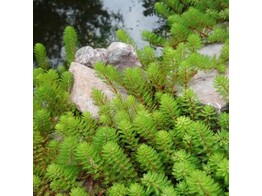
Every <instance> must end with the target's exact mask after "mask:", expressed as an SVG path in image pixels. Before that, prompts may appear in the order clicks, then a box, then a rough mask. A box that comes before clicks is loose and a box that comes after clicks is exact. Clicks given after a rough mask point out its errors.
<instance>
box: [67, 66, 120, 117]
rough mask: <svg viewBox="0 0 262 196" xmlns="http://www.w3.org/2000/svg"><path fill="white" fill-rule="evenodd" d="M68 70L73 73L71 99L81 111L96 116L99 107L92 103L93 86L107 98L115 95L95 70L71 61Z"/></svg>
mask: <svg viewBox="0 0 262 196" xmlns="http://www.w3.org/2000/svg"><path fill="white" fill-rule="evenodd" d="M69 71H70V72H71V73H73V75H74V85H73V88H72V91H71V100H72V101H73V103H74V104H75V105H76V106H77V108H78V109H79V110H80V111H81V112H85V111H88V112H90V113H91V114H92V115H93V116H94V117H97V116H98V111H99V108H98V107H97V106H96V105H94V102H93V100H92V98H91V92H92V89H93V88H96V89H99V90H101V91H102V92H104V93H105V95H106V96H107V97H108V99H109V100H111V99H113V98H114V97H115V94H114V93H113V92H112V91H111V90H110V87H109V86H108V85H106V84H105V83H104V82H103V81H102V80H101V79H100V78H98V77H97V76H96V75H95V71H94V70H93V69H90V68H89V67H87V66H85V65H82V64H79V63H75V62H72V63H71V65H70V68H69Z"/></svg>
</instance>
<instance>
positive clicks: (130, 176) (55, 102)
mask: <svg viewBox="0 0 262 196" xmlns="http://www.w3.org/2000/svg"><path fill="white" fill-rule="evenodd" d="M155 10H156V12H157V13H158V14H159V15H161V16H163V17H164V18H165V20H166V22H167V29H166V33H164V34H162V35H161V36H160V35H158V34H156V33H152V32H148V31H144V32H143V33H142V37H143V39H144V40H146V41H148V42H149V44H150V46H146V47H144V48H143V49H138V48H137V47H136V43H135V42H134V41H133V39H132V38H131V37H130V36H129V35H128V34H127V33H126V32H125V31H123V30H118V31H117V36H118V39H120V40H121V41H123V42H126V43H129V44H131V45H133V46H135V48H136V52H137V54H138V57H139V60H140V62H141V64H142V66H141V67H135V68H126V69H124V70H119V69H118V68H116V67H114V66H112V65H107V64H105V63H101V62H97V63H96V65H95V66H94V69H95V71H96V74H97V76H98V77H100V78H101V79H102V80H103V81H104V82H105V83H106V84H107V85H108V86H109V87H110V88H111V90H112V91H113V92H114V93H115V98H114V99H112V100H110V99H108V98H107V97H106V95H105V94H104V93H103V92H102V91H100V90H97V89H93V91H92V99H93V101H94V103H95V104H96V105H97V106H98V107H99V112H98V115H99V116H98V117H96V118H94V117H93V116H92V114H90V113H88V112H84V113H81V112H79V111H78V110H77V109H76V107H75V106H74V105H73V104H72V102H71V100H70V91H71V88H72V85H73V76H72V74H71V73H70V72H68V71H67V70H68V66H69V65H70V63H71V62H72V61H73V60H74V55H75V52H76V48H77V34H76V32H75V30H74V29H73V28H72V27H67V28H66V29H65V31H64V43H65V48H66V63H67V64H66V65H65V66H64V65H63V66H59V68H58V70H53V69H49V67H48V64H47V57H46V52H45V48H44V46H43V45H41V44H40V45H39V44H38V45H36V46H35V47H34V52H35V55H36V60H37V64H38V65H39V67H37V68H35V69H34V71H33V82H34V86H33V87H34V94H33V96H34V97H33V98H34V102H33V104H34V111H33V112H34V119H33V120H34V122H33V131H34V136H33V139H34V143H33V153H34V159H33V163H34V170H33V172H34V173H33V178H34V181H33V186H34V194H35V195H80V196H81V195H102V194H103V195H131V196H132V195H139V196H140V195H141V196H143V195H161V196H169V195H170V196H174V195H227V194H228V192H229V189H228V186H229V114H228V113H224V112H222V113H217V111H216V110H215V109H214V108H213V107H212V106H211V105H203V104H201V103H200V100H199V99H198V97H197V95H196V94H195V93H194V92H193V91H192V90H191V89H190V88H189V82H190V80H191V78H192V77H193V76H194V75H195V74H196V73H197V72H198V71H199V70H211V69H217V70H218V71H219V72H221V73H222V72H224V71H225V68H226V66H227V63H228V52H229V39H228V1H211V0H208V1H196V0H188V1H180V0H160V1H158V2H157V3H156V4H155ZM163 35H165V36H163ZM214 42H220V43H223V44H224V46H223V49H222V53H221V55H220V56H219V57H218V58H215V57H208V56H205V55H202V54H199V53H198V51H199V49H201V48H202V47H203V46H205V45H206V44H209V43H214ZM155 46H159V47H163V50H162V54H158V55H157V53H156V51H155V49H154V48H155ZM214 86H215V88H216V89H217V91H218V92H219V93H220V94H221V96H222V97H223V98H224V99H225V101H226V102H228V101H229V100H228V78H226V77H224V76H218V77H217V78H216V79H215V81H214ZM178 91H179V93H178ZM122 92H124V94H125V95H122Z"/></svg>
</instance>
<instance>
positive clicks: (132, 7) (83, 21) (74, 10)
mask: <svg viewBox="0 0 262 196" xmlns="http://www.w3.org/2000/svg"><path fill="white" fill-rule="evenodd" d="M154 2H155V0H143V1H141V0H138V1H135V0H52V1H51V0H34V44H35V43H37V42H41V43H43V44H44V45H45V46H46V48H47V49H48V56H49V58H51V59H52V60H53V63H54V64H57V63H58V62H60V61H61V59H56V58H57V57H59V56H60V51H61V48H62V46H63V43H62V34H63V31H64V28H65V27H66V26H67V25H72V26H74V27H75V28H76V30H77V32H78V35H79V42H80V43H81V44H82V45H91V46H92V47H95V48H97V47H107V46H108V45H109V43H111V42H112V41H115V40H116V37H115V31H116V30H117V29H118V28H124V29H125V30H126V31H128V33H129V34H130V35H131V37H132V38H133V39H134V40H135V41H136V42H137V44H138V46H139V47H142V46H144V45H147V43H146V42H143V41H142V40H141V32H142V30H153V29H156V28H157V27H159V26H160V23H161V22H160V23H159V18H158V17H157V16H155V15H154V14H153V5H154Z"/></svg>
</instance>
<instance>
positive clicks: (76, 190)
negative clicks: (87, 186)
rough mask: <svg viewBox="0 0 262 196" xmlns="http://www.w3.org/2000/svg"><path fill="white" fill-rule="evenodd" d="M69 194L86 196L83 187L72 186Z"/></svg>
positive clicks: (71, 195)
mask: <svg viewBox="0 0 262 196" xmlns="http://www.w3.org/2000/svg"><path fill="white" fill-rule="evenodd" d="M70 196H88V194H87V192H86V191H85V190H84V189H83V188H79V187H76V188H72V189H71V192H70Z"/></svg>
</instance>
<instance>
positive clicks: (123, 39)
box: [116, 29, 136, 48]
mask: <svg viewBox="0 0 262 196" xmlns="http://www.w3.org/2000/svg"><path fill="white" fill-rule="evenodd" d="M116 36H117V38H118V39H119V40H120V41H121V42H124V43H127V44H131V45H132V46H134V47H135V48H136V43H135V41H134V40H133V39H132V38H131V37H130V36H129V35H128V33H127V32H125V31H124V30H123V29H118V30H117V31H116Z"/></svg>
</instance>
